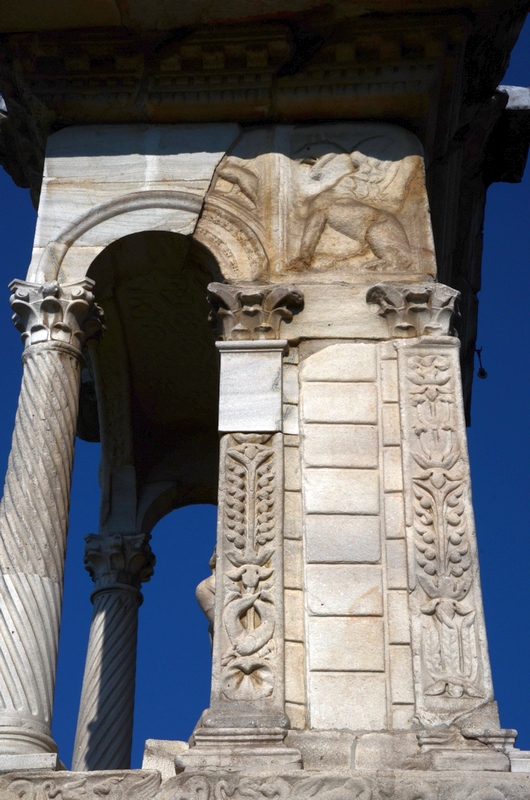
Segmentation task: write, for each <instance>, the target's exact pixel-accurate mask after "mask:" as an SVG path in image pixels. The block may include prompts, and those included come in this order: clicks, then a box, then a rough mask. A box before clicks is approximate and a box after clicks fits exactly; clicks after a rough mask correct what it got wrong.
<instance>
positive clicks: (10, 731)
mask: <svg viewBox="0 0 530 800" xmlns="http://www.w3.org/2000/svg"><path fill="white" fill-rule="evenodd" d="M90 285H91V282H89V281H84V282H82V283H81V284H77V285H71V286H68V287H59V285H58V284H56V283H50V284H45V285H44V286H35V285H33V284H25V283H23V282H21V281H15V282H14V283H13V284H12V287H11V288H12V289H13V292H14V295H13V298H12V300H11V304H12V306H13V308H14V310H15V312H16V314H15V322H16V324H17V327H18V328H19V329H20V330H22V332H23V339H24V340H25V344H26V350H25V352H24V355H23V363H24V372H23V378H22V388H21V392H20V399H19V404H18V410H17V415H16V420H15V429H14V434H13V441H12V448H11V453H10V456H9V462H8V468H7V474H6V480H5V487H4V496H3V499H2V502H1V504H0V571H1V575H0V642H1V647H0V748H1V750H2V752H4V753H12V754H16V753H34V752H42V751H44V752H50V751H52V752H53V751H55V750H56V747H55V744H54V742H53V740H52V738H51V732H50V726H51V715H52V703H53V694H54V689H55V674H56V665H57V645H58V638H59V624H60V614H61V600H62V586H63V570H64V557H65V546H66V533H67V528H68V510H69V503H70V482H71V475H72V465H73V455H74V440H75V431H76V422H77V409H78V402H79V379H80V359H81V350H80V347H81V345H82V342H83V340H84V333H83V331H82V329H81V326H82V325H83V324H84V322H85V321H86V320H87V318H88V316H89V315H90V312H91V308H92V301H93V297H92V295H91V294H90V292H88V291H87V288H88V287H89V286H90Z"/></svg>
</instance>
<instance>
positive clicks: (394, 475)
mask: <svg viewBox="0 0 530 800" xmlns="http://www.w3.org/2000/svg"><path fill="white" fill-rule="evenodd" d="M383 475H384V478H383V484H384V489H385V492H400V491H402V489H403V468H402V466H401V447H385V448H383Z"/></svg>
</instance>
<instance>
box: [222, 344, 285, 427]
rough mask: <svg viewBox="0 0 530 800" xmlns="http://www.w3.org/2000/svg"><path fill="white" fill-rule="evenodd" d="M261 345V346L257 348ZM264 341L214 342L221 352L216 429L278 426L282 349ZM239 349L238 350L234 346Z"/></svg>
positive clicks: (280, 398) (280, 420)
mask: <svg viewBox="0 0 530 800" xmlns="http://www.w3.org/2000/svg"><path fill="white" fill-rule="evenodd" d="M258 345H264V347H257V346H258ZM267 345H268V342H248V345H247V347H248V349H245V343H242V342H218V343H217V346H218V348H219V350H220V351H221V378H220V389H219V430H220V431H223V432H231V431H233V432H239V433H244V432H248V433H255V432H269V431H270V432H275V431H281V429H282V350H281V348H279V347H278V346H276V347H275V348H272V347H271V348H270V350H269V349H267V348H266V346H267ZM236 348H239V349H236Z"/></svg>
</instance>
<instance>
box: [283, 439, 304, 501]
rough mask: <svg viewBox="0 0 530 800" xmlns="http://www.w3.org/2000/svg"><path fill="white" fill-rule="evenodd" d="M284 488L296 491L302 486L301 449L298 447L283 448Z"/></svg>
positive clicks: (288, 490)
mask: <svg viewBox="0 0 530 800" xmlns="http://www.w3.org/2000/svg"><path fill="white" fill-rule="evenodd" d="M283 464H284V466H283V470H284V488H285V491H286V492H296V491H299V490H300V488H301V480H300V450H299V448H298V447H284V450H283Z"/></svg>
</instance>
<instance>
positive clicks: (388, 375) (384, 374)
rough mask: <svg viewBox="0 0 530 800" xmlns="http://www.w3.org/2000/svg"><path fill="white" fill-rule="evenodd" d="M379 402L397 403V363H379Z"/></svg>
mask: <svg viewBox="0 0 530 800" xmlns="http://www.w3.org/2000/svg"><path fill="white" fill-rule="evenodd" d="M380 369H381V400H382V402H383V403H397V402H398V401H399V392H398V367H397V361H381V364H380Z"/></svg>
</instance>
